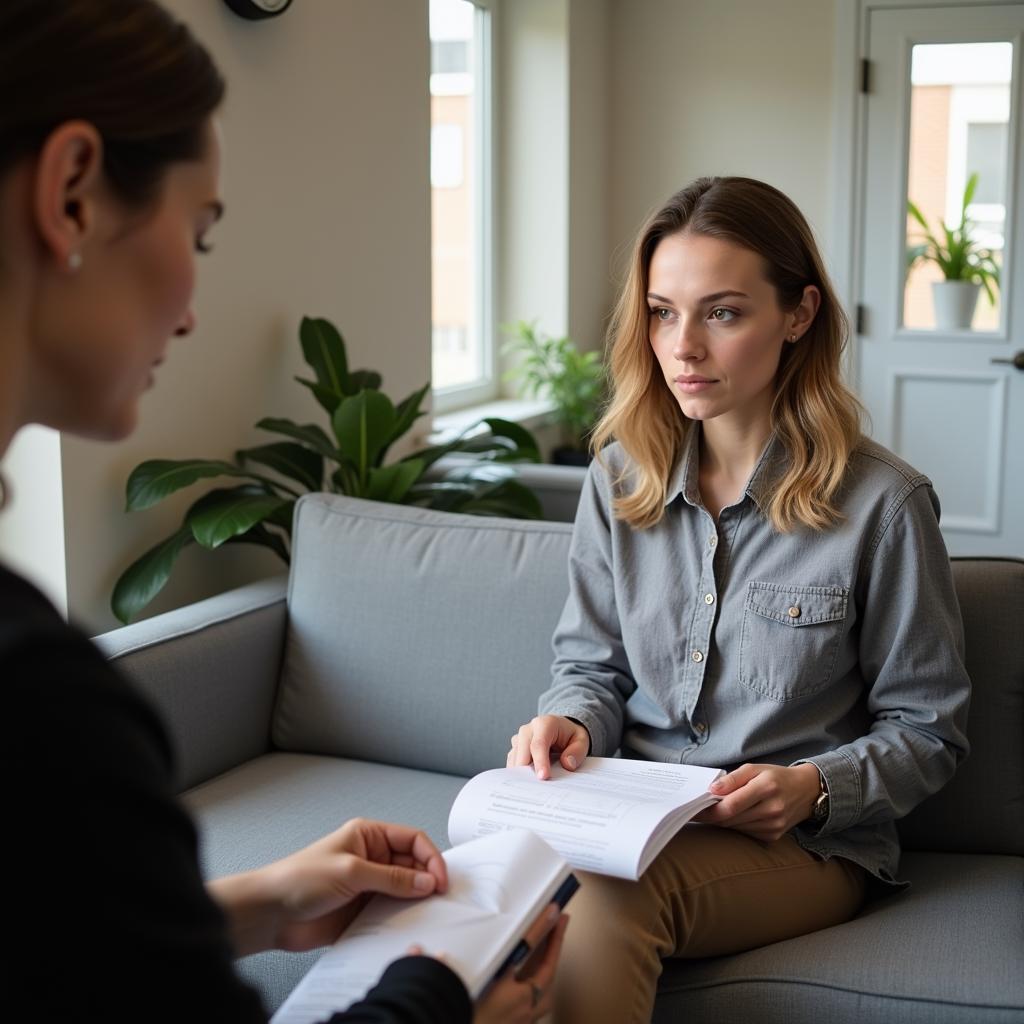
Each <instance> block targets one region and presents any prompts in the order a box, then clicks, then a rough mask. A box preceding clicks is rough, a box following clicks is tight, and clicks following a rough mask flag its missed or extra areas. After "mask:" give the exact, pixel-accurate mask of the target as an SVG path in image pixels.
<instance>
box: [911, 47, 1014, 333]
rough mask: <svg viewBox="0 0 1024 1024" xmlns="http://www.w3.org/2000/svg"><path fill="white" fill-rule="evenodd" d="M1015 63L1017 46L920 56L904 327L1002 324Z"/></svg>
mask: <svg viewBox="0 0 1024 1024" xmlns="http://www.w3.org/2000/svg"><path fill="white" fill-rule="evenodd" d="M1012 65H1013V45H1012V44H1011V43H1008V42H1006V43H942V44H919V45H917V46H915V47H914V49H913V54H912V60H911V75H910V80H911V82H910V88H911V93H910V153H909V162H908V183H907V198H908V200H909V203H908V215H907V241H906V245H907V265H908V267H909V268H910V269H909V271H908V273H907V278H906V283H905V287H904V295H903V326H904V327H909V328H912V329H918V330H922V329H923V330H933V329H938V330H968V329H973V330H975V331H994V330H997V329H998V327H999V323H1000V316H1001V309H1000V296H999V284H998V277H999V272H1000V270H1001V268H1002V266H1003V262H1004V257H1005V252H1004V248H1005V244H1006V242H1005V235H1006V184H1007V175H1006V161H1007V137H1008V123H1009V119H1010V96H1011V82H1010V77H1011V70H1012ZM965 199H967V200H968V202H967V205H966V207H965V206H964V200H965ZM922 221H923V222H924V223H923V224H922ZM943 224H945V227H946V228H948V229H949V231H950V232H952V236H953V237H952V239H950V237H948V236H947V233H946V230H945V228H944V227H943ZM929 236H931V237H929ZM965 242H966V243H968V244H965ZM951 243H952V244H951ZM947 282H954V283H952V284H949V283H947ZM990 292H991V295H990V294H989V293H990Z"/></svg>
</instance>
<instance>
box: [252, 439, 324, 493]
mask: <svg viewBox="0 0 1024 1024" xmlns="http://www.w3.org/2000/svg"><path fill="white" fill-rule="evenodd" d="M235 457H236V458H238V459H242V460H244V461H246V462H258V463H259V464H260V465H262V466H269V467H270V468H271V469H273V470H275V471H276V472H278V473H280V474H281V475H282V476H286V477H288V479H289V480H294V481H296V482H297V483H300V484H302V486H303V487H305V488H306V490H308V491H318V490H320V487H321V486H322V484H323V479H324V459H323V456H322V455H321V454H320V453H319V452H315V451H310V450H309V449H308V448H306V447H305V446H304V445H301V444H294V443H293V442H291V441H278V442H276V443H275V444H265V445H260V446H259V447H257V448H243V449H242V450H241V451H239V452H236V453H235Z"/></svg>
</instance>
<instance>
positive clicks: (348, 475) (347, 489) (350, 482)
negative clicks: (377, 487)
mask: <svg viewBox="0 0 1024 1024" xmlns="http://www.w3.org/2000/svg"><path fill="white" fill-rule="evenodd" d="M331 484H332V487H331V490H332V491H333V492H334V493H335V494H347V495H348V496H349V497H351V498H361V497H363V489H362V487H361V486H360V485H359V477H358V476H357V475H356V471H355V469H354V468H353V467H352V466H350V465H348V463H345V462H343V463H341V464H340V465H339V466H338V468H337V469H336V470H335V471H334V472H333V473H332V474H331Z"/></svg>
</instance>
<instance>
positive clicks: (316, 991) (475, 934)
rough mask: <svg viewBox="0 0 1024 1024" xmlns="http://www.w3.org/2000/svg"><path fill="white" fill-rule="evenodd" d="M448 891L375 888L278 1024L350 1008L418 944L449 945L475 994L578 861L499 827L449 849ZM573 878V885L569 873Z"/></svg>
mask: <svg viewBox="0 0 1024 1024" xmlns="http://www.w3.org/2000/svg"><path fill="white" fill-rule="evenodd" d="M444 859H445V862H446V864H447V866H448V892H446V893H445V894H444V895H438V894H435V895H432V896H427V897H426V898H424V899H421V900H398V899H393V898H391V897H387V896H375V897H374V898H373V899H372V900H371V901H370V902H369V903H368V904H367V905H366V907H365V909H364V910H363V911H362V912H361V913H360V914H359V916H358V917H357V918H356V919H355V920H354V921H353V922H352V923H351V924H350V925H349V927H348V928H347V929H346V930H345V932H344V933H343V934H342V936H341V938H340V939H338V941H337V942H336V943H335V944H334V946H332V947H331V948H330V949H329V950H328V951H327V952H326V953H325V954H324V955H323V956H322V957H321V958H320V960H318V961H317V962H316V964H314V965H313V968H312V970H310V971H309V973H308V974H307V975H306V976H305V978H303V979H302V981H300V982H299V984H298V985H297V986H296V987H295V989H294V991H293V992H292V993H291V995H290V996H289V997H288V998H287V999H286V1000H285V1002H284V1003H283V1004H282V1006H281V1008H280V1009H279V1010H278V1011H277V1013H275V1014H274V1016H273V1018H272V1022H271V1024H313V1022H315V1021H323V1020H325V1019H326V1018H328V1017H330V1016H331V1014H332V1013H335V1012H337V1011H339V1010H346V1009H348V1007H349V1006H351V1005H352V1004H353V1003H355V1002H357V1001H358V1000H360V999H362V998H363V996H365V995H366V993H367V992H368V991H369V990H370V989H371V988H372V987H373V986H374V985H375V984H376V983H377V982H378V981H379V980H380V976H381V975H382V974H383V973H384V969H385V968H386V967H387V966H388V964H390V963H391V962H392V961H393V960H397V959H399V957H403V956H406V955H407V953H408V951H409V947H410V946H414V945H418V946H422V947H423V949H424V950H425V951H426V952H427V953H430V952H443V953H444V955H445V962H446V963H447V964H448V966H449V967H451V968H452V970H453V971H455V973H456V974H458V975H459V977H460V978H462V980H463V981H464V982H465V984H466V988H467V989H468V990H469V993H470V995H471V996H472V997H473V998H474V999H475V998H476V997H477V996H478V995H479V994H480V993H481V992H482V991H483V990H484V988H485V987H486V986H487V984H488V983H489V982H490V981H491V979H492V978H493V977H494V976H495V974H496V973H497V971H498V969H499V968H500V967H501V966H502V965H503V964H504V963H505V961H506V960H507V959H508V957H509V956H510V954H512V952H513V950H515V949H516V947H517V946H518V945H519V944H520V940H521V939H522V937H523V935H524V934H525V933H526V931H527V929H528V928H529V926H530V924H531V923H532V922H533V920H534V919H535V918H536V917H537V915H538V914H539V913H540V912H541V910H543V908H544V907H545V906H546V905H547V904H548V903H550V902H551V900H552V899H555V898H557V899H558V900H559V902H562V903H564V898H563V895H564V893H566V892H571V891H572V889H573V888H575V880H574V879H572V876H571V872H570V870H569V866H568V864H566V862H565V861H564V860H563V859H562V858H561V857H560V856H559V855H558V854H557V853H555V851H554V850H552V849H551V847H550V846H548V845H547V844H546V843H545V842H543V841H542V840H540V839H538V838H537V837H536V836H535V835H533V834H532V833H530V832H524V831H514V832H502V833H500V834H495V835H490V836H487V837H485V838H482V839H477V840H474V841H472V842H467V843H464V844H462V845H460V846H456V847H454V848H453V849H451V850H448V851H447V852H446V853H445V854H444ZM570 879H571V884H570V883H569V882H568V881H567V880H570Z"/></svg>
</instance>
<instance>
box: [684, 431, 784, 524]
mask: <svg viewBox="0 0 1024 1024" xmlns="http://www.w3.org/2000/svg"><path fill="white" fill-rule="evenodd" d="M700 429H701V428H700V423H699V422H698V421H693V422H692V425H691V427H690V429H689V431H687V434H686V438H685V440H684V441H683V447H682V451H681V452H680V454H679V459H678V461H677V462H676V466H675V469H673V470H672V475H671V476H670V477H669V481H668V487H667V488H666V489H665V504H666V505H669V504H670V503H671V502H673V501H674V500H675V499H676V498H677V497H678V496H679V495H680V494H681V495H682V496H683V500H684V501H685V502H686V503H687V504H688V505H693V506H695V507H696V506H698V505H700V503H701V502H700V478H699V475H698V471H699V468H700ZM787 462H788V459H787V457H786V449H785V447H784V446H783V444H782V442H781V441H780V440H779V436H778V434H775V433H773V434H772V435H771V437H769V438H768V443H767V444H766V445H765V446H764V451H762V452H761V455H760V457H759V458H758V460H757V462H756V463H755V465H754V469H753V471H752V472H751V474H750V479H748V480H747V484H746V486H745V487H744V488H743V492H744V494H747V495H749V496H750V497H751V498H752V499H753V500H754V501H755V502H756V503H757V507H758V508H759V509H760V510H761V511H762V512H764V511H765V510H766V509H767V507H768V502H769V501H770V500H771V496H772V493H773V492H774V490H775V486H776V484H777V483H778V481H779V479H780V478H781V477H782V475H783V473H784V472H785V470H786V464H787Z"/></svg>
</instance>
